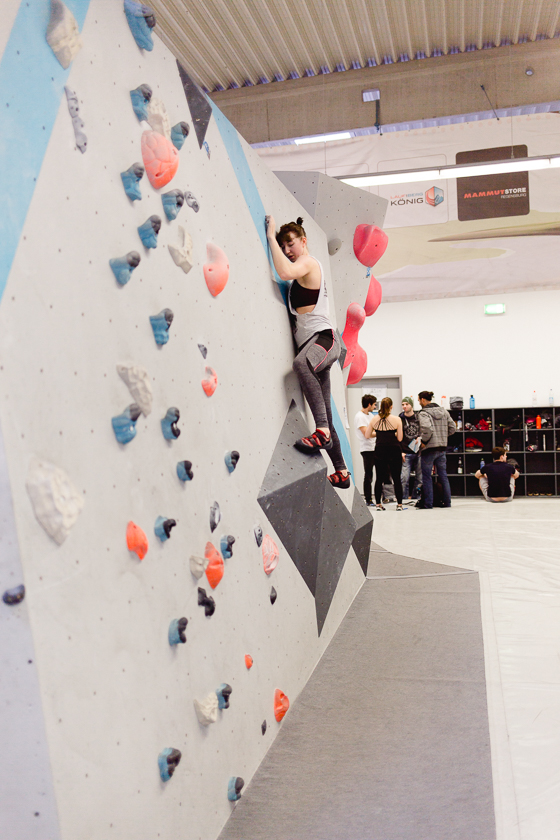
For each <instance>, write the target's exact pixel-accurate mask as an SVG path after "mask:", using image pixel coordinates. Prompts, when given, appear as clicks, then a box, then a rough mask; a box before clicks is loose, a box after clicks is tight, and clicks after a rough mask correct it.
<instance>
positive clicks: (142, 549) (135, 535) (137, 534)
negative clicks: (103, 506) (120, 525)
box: [126, 522, 148, 560]
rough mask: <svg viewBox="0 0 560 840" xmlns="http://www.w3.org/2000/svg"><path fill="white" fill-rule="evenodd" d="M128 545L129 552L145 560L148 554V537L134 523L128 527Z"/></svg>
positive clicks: (130, 523)
mask: <svg viewBox="0 0 560 840" xmlns="http://www.w3.org/2000/svg"><path fill="white" fill-rule="evenodd" d="M126 544H127V546H128V550H129V551H134V552H135V553H136V554H137V555H138V557H139V558H140V560H143V559H144V557H145V556H146V554H147V553H148V537H147V536H146V534H145V533H144V531H143V530H142V528H139V527H138V525H136V524H135V523H134V522H129V523H128V525H127V526H126Z"/></svg>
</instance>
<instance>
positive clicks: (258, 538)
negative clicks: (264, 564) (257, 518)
mask: <svg viewBox="0 0 560 840" xmlns="http://www.w3.org/2000/svg"><path fill="white" fill-rule="evenodd" d="M253 533H254V535H255V539H256V541H257V545H258V547H259V548H260V547H261V545H262V541H263V530H262V528H261V526H260V525H255V527H254V529H253Z"/></svg>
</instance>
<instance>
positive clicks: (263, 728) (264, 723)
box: [261, 720, 267, 735]
mask: <svg viewBox="0 0 560 840" xmlns="http://www.w3.org/2000/svg"><path fill="white" fill-rule="evenodd" d="M266 730H267V726H266V720H263V722H262V723H261V732H262V734H263V735H264V734H265V732H266Z"/></svg>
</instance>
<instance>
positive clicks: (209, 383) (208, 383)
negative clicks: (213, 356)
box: [202, 367, 218, 397]
mask: <svg viewBox="0 0 560 840" xmlns="http://www.w3.org/2000/svg"><path fill="white" fill-rule="evenodd" d="M204 373H205V374H206V379H203V380H202V387H203V388H204V393H205V394H206V396H207V397H211V396H212V394H213V393H214V391H215V390H216V388H217V387H218V374H217V373H216V371H215V370H214V368H211V367H207V368H206V369H205V371H204Z"/></svg>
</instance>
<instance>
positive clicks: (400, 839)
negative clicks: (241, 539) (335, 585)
mask: <svg viewBox="0 0 560 840" xmlns="http://www.w3.org/2000/svg"><path fill="white" fill-rule="evenodd" d="M371 556H372V561H371V562H370V570H369V574H370V575H371V574H372V573H373V572H375V574H381V572H382V570H385V571H386V572H387V573H390V578H389V579H386V580H366V582H365V584H364V586H363V588H362V589H361V591H360V593H359V595H358V597H357V598H356V600H355V601H354V603H353V605H352V607H351V608H350V610H349V611H348V614H347V615H346V617H345V619H344V621H343V622H342V624H341V626H340V628H339V631H338V632H337V634H336V636H335V637H334V639H333V641H332V642H331V644H330V645H329V647H328V649H327V651H326V652H325V654H324V656H323V658H322V659H321V661H320V663H319V665H318V666H317V668H316V670H315V672H314V673H313V675H312V676H311V679H310V680H309V682H308V684H307V686H306V687H305V689H304V690H303V692H302V693H301V695H300V697H299V698H298V700H297V701H296V702H295V703H294V704H293V707H292V709H291V710H290V712H289V713H288V715H287V716H286V718H285V720H284V723H283V726H282V729H281V731H280V733H279V735H278V737H277V738H276V740H275V742H274V744H273V745H272V747H271V749H270V751H269V752H268V754H267V755H266V757H265V759H264V761H263V762H262V764H261V766H260V767H259V769H258V771H257V773H256V774H255V776H254V778H253V780H252V782H251V784H250V785H248V787H247V788H246V790H245V792H244V795H243V797H242V799H241V800H240V802H239V803H238V805H237V807H236V809H235V811H234V813H233V814H232V816H231V818H230V820H229V821H228V823H227V824H226V826H225V827H224V829H223V831H222V833H221V835H220V840H265V838H266V840H269V838H274V840H451V838H452V840H492V838H495V821H494V809H493V796H492V775H491V764H490V747H489V733H488V713H487V705H486V685H485V676H484V657H483V647H482V628H481V619H480V592H479V585H478V575H477V574H476V573H472V572H469V571H466V572H465V574H448V572H449V571H455V572H457V571H461V570H460V569H457V568H450V567H447V566H443V567H442V566H441V565H439V564H432V563H426V562H424V561H415V560H412V559H410V558H401V557H397V556H396V555H391V554H390V553H388V552H387V553H382V552H379V553H377V552H375V551H374V552H372V555H371ZM378 558H383V560H379V559H378ZM399 570H400V572H399ZM411 570H416V574H418V575H433V576H429V577H428V576H426V577H416V578H414V577H405V576H402V577H400V579H399V578H394V577H393V575H394V574H400V575H409V574H414V572H412V571H411ZM442 570H443V571H444V574H441V575H438V574H437V572H438V571H442ZM434 573H436V574H435V575H434Z"/></svg>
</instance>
